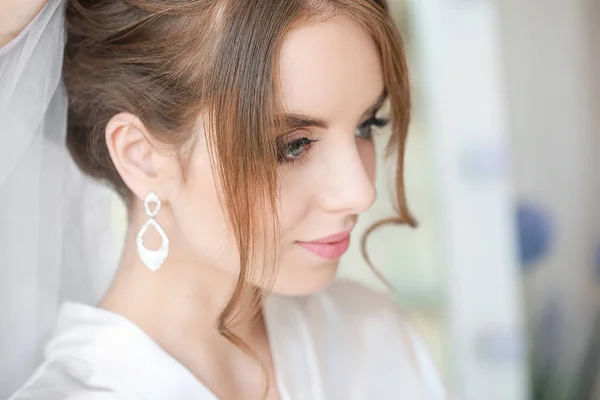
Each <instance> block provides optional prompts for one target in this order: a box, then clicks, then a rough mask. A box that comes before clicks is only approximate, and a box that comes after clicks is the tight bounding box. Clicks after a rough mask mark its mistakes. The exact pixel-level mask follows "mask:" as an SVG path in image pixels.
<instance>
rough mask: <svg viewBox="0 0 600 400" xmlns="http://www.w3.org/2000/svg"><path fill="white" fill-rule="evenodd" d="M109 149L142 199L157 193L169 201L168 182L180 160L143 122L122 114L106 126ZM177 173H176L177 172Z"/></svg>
mask: <svg viewBox="0 0 600 400" xmlns="http://www.w3.org/2000/svg"><path fill="white" fill-rule="evenodd" d="M105 134H106V145H107V147H108V151H109V153H110V157H111V159H112V161H113V164H114V165H115V168H116V169H117V171H118V172H119V175H120V176H121V178H122V179H123V181H124V182H125V184H126V185H127V187H128V188H129V189H130V190H131V191H132V192H133V194H134V195H135V196H136V197H138V198H139V199H141V200H143V199H144V198H145V197H146V195H147V194H148V193H150V192H156V194H158V196H159V197H160V198H161V200H166V199H167V198H168V189H167V187H168V185H167V179H168V178H169V177H170V176H171V177H172V171H173V168H172V166H171V165H170V164H172V163H176V162H177V160H176V157H174V156H172V155H170V154H169V153H170V152H169V151H167V149H166V148H165V147H164V146H161V144H160V143H158V142H157V141H155V140H153V139H152V137H151V135H150V134H149V132H148V131H147V130H146V127H145V126H144V124H143V123H142V121H141V120H140V119H139V118H138V117H136V116H135V115H133V114H131V113H127V112H122V113H119V114H117V115H115V116H114V117H112V118H111V120H110V121H109V122H108V124H107V125H106V132H105ZM175 170H176V169H175Z"/></svg>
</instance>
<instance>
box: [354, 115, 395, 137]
mask: <svg viewBox="0 0 600 400" xmlns="http://www.w3.org/2000/svg"><path fill="white" fill-rule="evenodd" d="M389 123H390V121H389V120H387V119H382V118H375V117H373V118H371V119H368V120H366V121H365V122H363V123H362V124H360V125H359V126H358V128H356V136H357V137H359V138H361V139H365V140H372V139H373V127H375V128H383V127H385V126H387V125H388V124H389Z"/></svg>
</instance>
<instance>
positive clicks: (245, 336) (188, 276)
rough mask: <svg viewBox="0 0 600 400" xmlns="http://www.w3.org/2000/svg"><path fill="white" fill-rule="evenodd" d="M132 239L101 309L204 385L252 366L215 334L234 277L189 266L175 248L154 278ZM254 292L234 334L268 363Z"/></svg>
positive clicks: (243, 304) (245, 296) (243, 299)
mask: <svg viewBox="0 0 600 400" xmlns="http://www.w3.org/2000/svg"><path fill="white" fill-rule="evenodd" d="M133 226H136V225H135V224H134V225H133ZM136 235H137V232H135V231H130V232H128V233H127V235H126V241H125V243H126V244H125V247H124V251H123V255H122V258H121V262H120V265H119V269H118V271H117V274H116V276H115V278H114V280H113V282H112V285H111V287H110V289H109V290H108V292H107V294H106V296H105V297H104V298H103V299H102V300H101V302H100V304H99V306H100V307H102V308H105V309H108V310H111V311H113V312H116V313H118V314H121V315H123V316H125V317H126V318H128V319H129V320H131V321H132V322H133V323H135V324H136V325H138V326H139V327H140V328H141V329H142V330H144V331H145V332H146V333H147V334H148V335H149V336H150V337H152V338H153V339H154V341H156V342H157V343H158V344H159V345H160V346H161V347H162V348H163V349H164V350H165V351H167V352H168V353H170V354H171V355H172V356H173V357H174V358H176V359H177V360H178V361H180V362H181V363H182V364H184V365H185V366H186V367H187V368H188V369H190V370H191V371H192V372H193V373H194V374H195V375H197V376H198V377H199V379H200V380H202V381H204V382H206V383H207V384H209V382H218V381H220V380H221V379H220V378H218V375H219V374H218V373H217V372H215V371H217V370H221V371H231V369H232V366H233V365H236V364H237V365H238V366H239V365H240V364H241V363H247V362H248V361H250V363H255V361H253V360H251V359H250V360H247V359H248V357H247V356H246V355H245V354H244V353H243V352H242V351H241V350H240V348H239V347H238V346H236V345H233V344H232V342H231V341H230V340H229V339H226V338H225V337H224V335H222V334H221V333H220V332H219V329H218V327H219V320H220V316H221V314H222V312H223V309H224V308H225V306H226V305H227V303H228V302H229V299H230V297H231V294H232V292H233V290H234V287H235V283H236V282H235V277H233V278H232V277H231V276H229V275H227V274H225V273H223V272H220V271H219V270H218V269H216V268H211V267H210V266H206V265H201V264H198V263H194V262H190V261H189V260H191V259H192V258H191V257H189V256H187V255H186V253H185V252H184V251H182V249H179V248H177V247H173V245H172V247H171V249H170V254H169V257H168V259H167V261H166V262H165V264H163V265H162V267H161V268H160V269H158V270H157V271H155V272H152V271H151V270H150V269H148V268H147V267H146V266H145V265H144V264H143V263H142V261H141V260H140V259H139V257H138V254H137V251H136V249H135V240H136ZM152 241H153V239H152V238H151V239H150V242H152ZM175 242H177V241H175ZM145 243H147V241H146V240H145ZM156 247H158V246H156ZM149 248H154V247H150V246H149ZM252 292H253V288H250V290H248V291H246V292H245V293H242V294H241V296H240V299H239V302H238V306H237V307H238V308H237V309H239V310H240V312H239V314H238V313H237V312H236V314H238V315H239V319H237V318H236V320H238V321H248V322H246V323H243V324H236V325H235V326H234V328H233V329H232V333H233V334H234V335H235V336H236V337H237V338H239V339H240V340H241V341H243V342H244V343H245V344H247V345H248V346H249V347H250V348H252V350H253V351H254V352H256V354H258V355H259V358H260V359H262V360H263V361H267V362H268V361H269V360H270V354H269V350H268V347H269V346H268V340H267V334H266V330H265V327H264V322H263V320H262V317H261V318H259V319H258V320H257V319H255V318H250V317H251V314H252V309H251V305H252V301H251V300H252V295H253V294H252ZM240 359H246V360H245V361H240ZM238 368H239V367H238ZM259 381H260V380H259ZM209 385H210V384H209ZM210 386H213V385H210ZM214 386H215V387H219V386H221V385H220V384H219V383H214Z"/></svg>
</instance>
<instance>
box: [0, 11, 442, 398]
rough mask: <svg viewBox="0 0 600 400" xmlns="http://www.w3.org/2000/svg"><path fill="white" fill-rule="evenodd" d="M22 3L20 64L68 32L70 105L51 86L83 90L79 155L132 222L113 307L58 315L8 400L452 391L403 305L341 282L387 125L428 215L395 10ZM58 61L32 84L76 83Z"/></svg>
mask: <svg viewBox="0 0 600 400" xmlns="http://www.w3.org/2000/svg"><path fill="white" fill-rule="evenodd" d="M13 3H16V2H13ZM41 7H42V8H41ZM24 8H29V10H28V11H27V12H25V10H24ZM40 8H41V10H40ZM16 9H19V10H20V11H19V12H16V11H14V10H16ZM14 10H13V11H14V15H13V17H14V18H13V21H17V20H20V21H22V22H23V23H22V24H21V25H22V26H20V27H19V26H16V27H13V28H12V29H10V30H7V31H6V32H4V33H3V34H4V36H3V41H4V42H5V43H8V42H10V43H8V44H7V46H8V47H7V50H6V51H5V52H4V53H2V57H5V58H10V57H19V56H22V54H23V53H19V54H15V53H16V52H14V51H13V52H11V47H10V46H12V49H14V48H16V47H17V46H18V45H19V41H21V42H26V41H27V40H29V39H30V36H31V35H34V34H36V35H41V37H50V36H53V37H54V40H52V41H51V42H52V43H54V44H56V43H61V38H62V37H63V36H62V35H65V37H66V43H65V45H64V59H63V60H61V61H64V62H63V64H62V79H63V82H64V87H65V88H66V93H63V92H62V86H60V85H58V86H57V87H56V88H52V90H53V92H52V93H51V95H50V96H46V97H47V98H48V102H49V104H50V106H49V107H48V109H52V110H54V111H56V108H53V106H52V104H55V103H56V102H59V103H60V101H62V100H64V96H65V95H66V96H67V98H68V108H66V109H65V110H66V111H65V112H66V113H67V114H68V115H67V121H68V123H67V127H66V142H67V147H68V149H69V151H70V153H71V156H72V158H73V159H74V160H75V162H76V164H77V165H78V166H79V168H80V169H81V170H82V171H84V172H85V173H86V174H88V175H89V176H91V177H94V178H97V179H98V180H101V181H103V182H106V183H108V184H110V185H111V186H112V187H113V188H114V189H115V190H116V191H117V192H118V193H119V194H120V195H121V196H122V198H123V200H124V201H125V203H126V204H127V208H128V213H129V214H128V230H127V235H126V238H125V244H124V249H123V253H122V256H121V259H120V264H119V268H118V271H117V273H116V275H115V277H114V280H113V281H112V284H111V286H110V288H109V290H108V291H107V293H106V294H105V296H104V297H103V299H102V300H101V301H100V303H99V304H97V306H96V307H92V306H88V305H84V304H80V303H73V302H68V303H65V304H63V305H62V307H61V309H60V313H59V318H58V321H57V323H56V329H55V331H54V333H53V336H52V337H51V338H50V340H49V341H48V343H47V346H46V350H45V359H44V361H43V363H42V365H41V366H40V367H39V368H38V369H37V370H36V372H35V373H34V375H33V376H32V377H31V379H29V381H28V382H27V383H25V385H24V386H23V387H22V388H21V389H20V390H19V391H18V392H17V393H15V394H14V395H13V397H12V399H13V400H25V399H39V400H42V399H43V400H51V399H64V398H69V399H75V398H77V399H79V398H81V399H144V400H166V399H169V400H170V399H173V400H175V399H176V400H184V399H215V398H221V399H294V400H308V399H311V400H313V399H315V400H316V399H344V400H346V399H369V400H371V399H442V398H444V397H445V396H444V392H443V389H442V387H441V385H440V382H439V380H438V378H437V375H436V373H435V371H434V368H433V366H432V364H431V362H430V360H429V359H428V356H427V354H426V351H425V349H424V347H423V346H422V344H421V343H420V341H419V339H418V338H417V337H416V335H415V333H414V332H413V331H412V329H411V328H410V327H409V326H408V325H407V324H406V322H405V321H404V320H403V319H402V317H401V316H400V314H399V312H398V311H397V310H396V308H395V307H394V305H393V304H392V303H391V302H390V301H389V300H387V299H386V298H384V297H382V296H380V295H378V294H376V293H374V292H372V291H370V290H368V289H366V288H364V287H362V286H360V285H358V284H353V283H349V282H336V283H333V280H334V277H335V275H336V271H337V268H338V263H339V259H340V257H341V256H342V255H343V254H344V252H345V250H346V249H347V248H348V244H349V241H350V237H351V234H352V229H353V227H354V225H355V223H356V220H357V217H358V216H359V215H360V214H361V213H362V212H364V211H365V210H367V209H368V208H369V206H370V205H371V204H372V203H373V201H374V199H375V190H374V187H373V181H374V175H375V148H374V137H375V136H376V135H377V134H378V128H382V127H384V126H386V125H388V123H389V124H390V127H391V128H390V129H391V136H390V141H389V144H388V147H387V149H388V152H389V154H392V153H393V152H397V160H398V161H397V201H398V205H399V210H400V215H399V217H398V219H397V220H395V222H398V223H409V224H412V223H413V219H412V218H411V216H410V214H409V212H408V210H407V207H406V204H405V198H404V192H403V183H402V182H403V181H402V160H403V151H404V145H405V141H406V134H407V126H408V123H409V113H410V98H409V85H408V76H407V70H406V62H405V56H404V53H403V47H402V42H401V40H400V36H399V34H398V31H397V30H396V28H395V27H394V26H393V24H392V21H391V19H390V17H389V15H388V14H387V11H386V5H385V2H384V1H382V0H270V1H266V0H178V1H175V0H169V1H167V0H162V1H160V0H102V1H91V0H71V1H68V2H66V3H63V2H61V1H58V0H57V1H50V2H48V3H47V4H45V5H44V4H42V2H40V1H37V2H36V1H30V2H28V3H23V4H22V6H21V3H20V4H19V6H18V7H15V9H14ZM17 14H18V15H17ZM36 14H37V16H36ZM65 16H66V23H64V22H63V19H64V18H65ZM34 17H35V18H34ZM32 19H33V20H32ZM16 25H18V24H16ZM25 25H28V26H27V27H25ZM23 29H24V30H23ZM21 30H23V32H21V33H20V34H19V31H21ZM64 30H66V33H65V32H64ZM61 46H62V44H61ZM61 46H58V48H60V49H62V47H61ZM35 51H39V49H36V50H35ZM35 51H34V52H33V53H32V54H35ZM32 57H33V58H31V59H30V62H36V60H35V58H34V56H32ZM37 62H38V63H43V60H37ZM55 67H56V66H53V65H48V66H47V68H43V69H38V72H37V73H38V74H47V75H49V76H50V75H52V74H54V75H55V76H56V77H57V78H59V77H60V73H61V68H55ZM59 67H60V65H59ZM20 79H27V77H21V78H20ZM387 101H389V104H390V107H389V110H390V111H389V112H388V113H383V112H382V111H381V109H382V106H383V105H384V103H386V102H387ZM7 106H8V107H10V106H11V105H10V104H9V105H7ZM15 107H16V106H15ZM4 133H5V132H3V134H4ZM89 212H90V213H93V212H94V210H91V209H90V210H89ZM356 239H359V238H354V237H353V240H356Z"/></svg>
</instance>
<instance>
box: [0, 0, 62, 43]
mask: <svg viewBox="0 0 600 400" xmlns="http://www.w3.org/2000/svg"><path fill="white" fill-rule="evenodd" d="M51 1H59V0H51ZM47 2H48V0H1V1H0V47H2V46H4V45H6V44H8V43H9V42H10V41H12V40H13V39H14V38H16V37H17V36H18V35H19V33H21V31H22V30H23V29H25V27H26V26H27V25H29V23H30V22H31V21H33V19H34V18H35V16H36V15H38V13H39V12H40V10H41V9H42V8H43V7H44V5H46V3H47Z"/></svg>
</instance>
